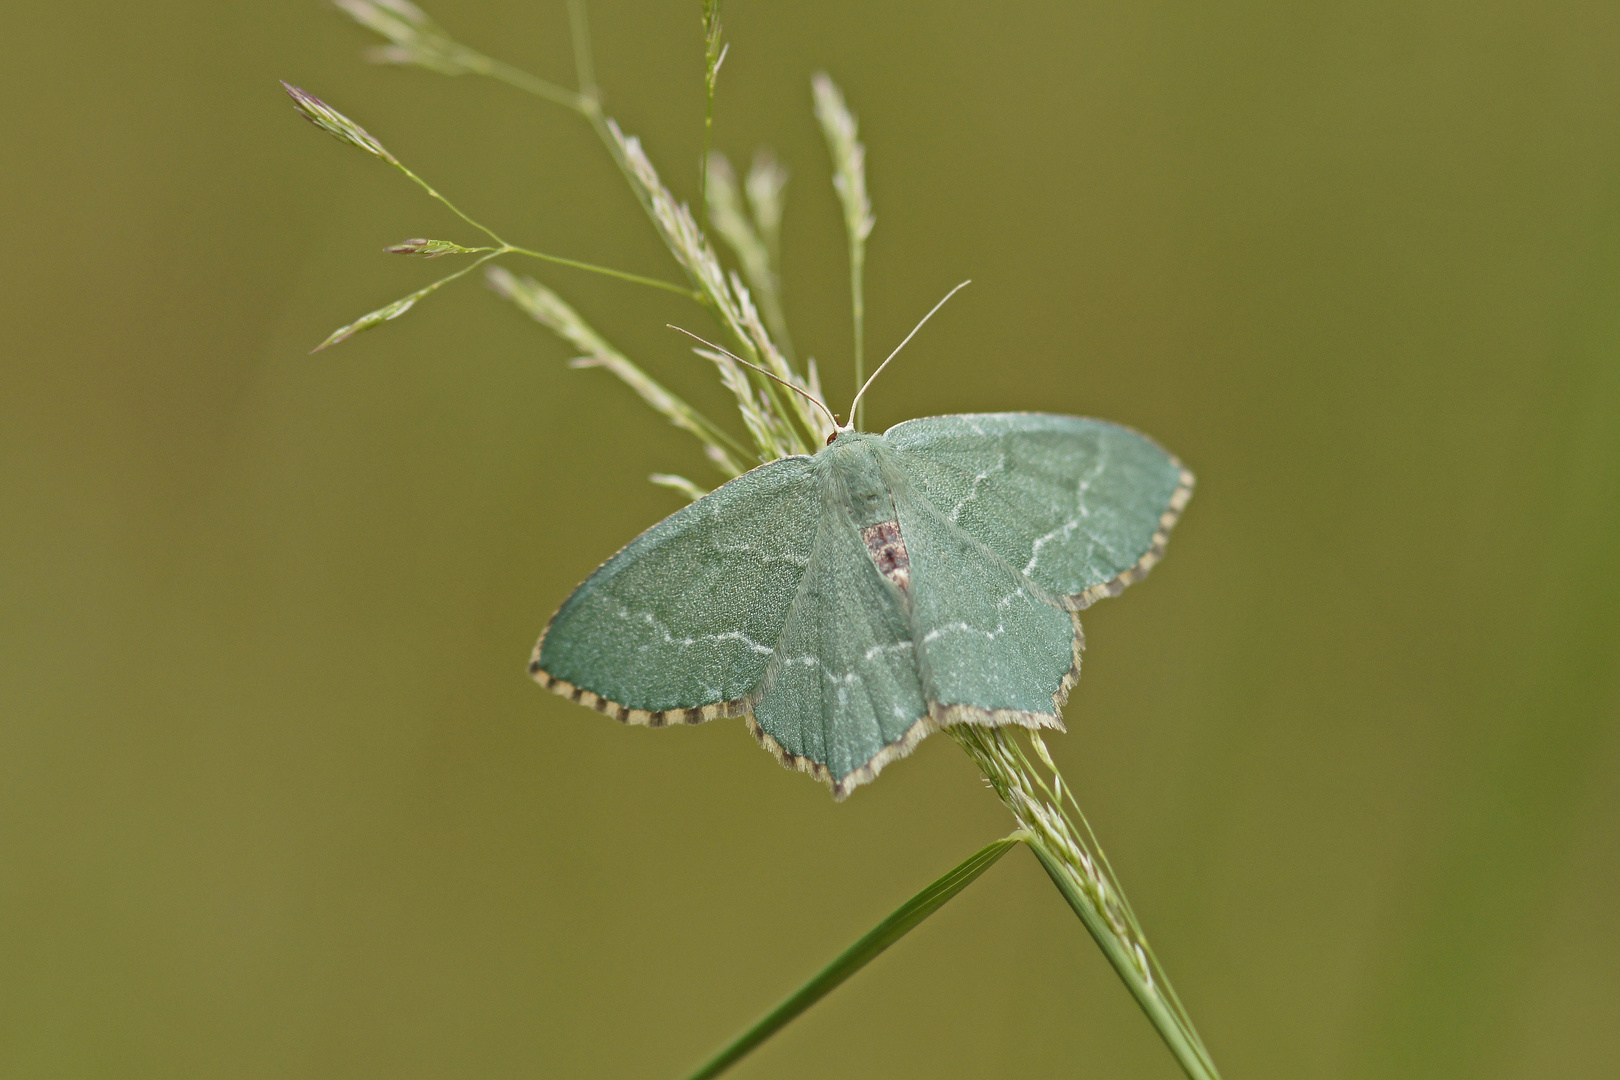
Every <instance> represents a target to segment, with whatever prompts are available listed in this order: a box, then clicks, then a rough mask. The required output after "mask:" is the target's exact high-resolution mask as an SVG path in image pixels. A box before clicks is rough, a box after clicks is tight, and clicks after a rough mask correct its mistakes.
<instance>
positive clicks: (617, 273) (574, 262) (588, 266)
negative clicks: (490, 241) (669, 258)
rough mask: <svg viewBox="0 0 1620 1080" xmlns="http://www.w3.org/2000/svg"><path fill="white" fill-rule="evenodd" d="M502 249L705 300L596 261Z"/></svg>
mask: <svg viewBox="0 0 1620 1080" xmlns="http://www.w3.org/2000/svg"><path fill="white" fill-rule="evenodd" d="M500 250H501V251H502V252H508V251H509V252H511V253H512V254H514V255H527V256H529V258H531V259H540V260H543V261H544V262H549V263H556V264H557V265H558V266H571V267H573V268H574V269H576V270H589V271H590V272H591V273H593V274H602V275H605V276H607V277H611V278H618V279H619V280H620V281H629V282H633V283H635V284H637V285H650V286H651V287H653V288H655V289H663V290H664V291H665V292H672V293H674V294H675V295H677V296H684V297H686V298H687V299H688V300H696V301H698V302H699V303H702V301H703V294H702V293H699V292H698V291H697V290H696V289H688V288H685V287H683V286H680V285H677V284H675V283H674V282H673V281H660V280H659V279H658V278H650V277H642V276H641V275H640V274H632V273H629V272H627V271H624V270H614V269H613V268H612V267H608V266H597V265H596V264H595V263H588V262H580V261H579V260H578V259H565V258H563V257H562V256H561V255H547V254H546V253H545V252H543V251H530V250H529V249H528V248H521V247H517V246H516V245H513V244H506V245H505V246H503V247H502V248H501V249H500Z"/></svg>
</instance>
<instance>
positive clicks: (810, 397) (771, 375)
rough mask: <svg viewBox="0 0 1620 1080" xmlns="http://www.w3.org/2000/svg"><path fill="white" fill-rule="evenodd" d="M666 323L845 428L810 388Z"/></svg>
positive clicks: (836, 426) (666, 324)
mask: <svg viewBox="0 0 1620 1080" xmlns="http://www.w3.org/2000/svg"><path fill="white" fill-rule="evenodd" d="M963 284H964V285H965V284H967V283H966V282H963ZM957 287H958V288H961V286H960V285H959V286H957ZM664 325H665V326H667V327H669V328H670V329H671V330H675V331H678V332H680V333H682V334H685V335H686V336H687V337H689V338H691V339H692V340H693V341H701V342H703V344H705V345H707V346H708V347H709V348H711V349H713V350H714V351H715V352H717V353H723V354H725V355H726V356H729V357H730V358H731V359H733V360H735V361H737V363H739V364H741V365H742V366H743V367H745V368H753V369H754V370H755V371H757V372H759V373H760V374H761V375H763V376H765V377H766V378H767V379H775V380H776V381H777V382H779V383H781V384H782V385H783V386H785V387H787V388H788V389H789V390H791V391H793V392H794V393H795V394H798V395H799V396H800V397H802V398H804V400H806V401H808V402H809V403H810V404H812V405H814V406H815V407H816V408H818V409H820V410H821V411H822V412H823V413H824V414H825V415H826V417H827V419H828V420H829V421H831V423H832V426H833V427H835V428H839V430H840V431H841V430H843V429H842V428H841V427H839V423H838V417H836V416H834V415H833V414H832V410H831V409H829V408H827V406H826V405H825V404H823V403H822V401H821V399H820V398H818V397H816V395H814V394H812V393H810V392H809V391H808V390H805V389H804V388H803V387H798V386H794V385H793V384H792V383H790V382H788V381H787V380H786V379H784V378H782V377H781V376H780V375H778V374H776V373H775V372H772V371H766V370H765V369H764V368H762V367H760V366H759V365H758V364H750V363H749V362H748V361H746V360H744V359H743V358H742V357H740V356H738V355H737V354H736V353H734V352H732V351H731V350H730V349H728V348H726V347H725V346H723V345H716V344H715V343H714V342H712V341H709V340H707V339H705V338H700V337H698V336H697V335H696V334H694V333H692V331H690V330H686V329H684V328H682V327H679V326H676V325H675V324H674V323H665V324H664Z"/></svg>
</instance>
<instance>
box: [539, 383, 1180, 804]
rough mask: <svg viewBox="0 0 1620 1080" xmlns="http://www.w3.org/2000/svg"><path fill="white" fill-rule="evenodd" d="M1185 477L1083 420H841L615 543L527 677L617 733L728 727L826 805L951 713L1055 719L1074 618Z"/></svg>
mask: <svg viewBox="0 0 1620 1080" xmlns="http://www.w3.org/2000/svg"><path fill="white" fill-rule="evenodd" d="M1192 486H1193V476H1192V474H1191V473H1190V472H1188V471H1187V470H1186V469H1185V468H1183V467H1182V465H1181V463H1180V462H1179V461H1177V460H1176V459H1175V458H1174V457H1172V456H1171V455H1170V454H1168V453H1166V452H1165V451H1164V450H1163V449H1161V448H1160V447H1159V446H1158V445H1157V444H1156V443H1154V442H1153V441H1152V440H1150V439H1148V438H1146V437H1145V436H1143V435H1140V434H1138V433H1136V432H1134V431H1132V430H1130V429H1129V428H1125V427H1121V426H1119V425H1117V424H1111V423H1108V422H1106V421H1102V420H1089V419H1082V418H1079V417H1073V416H1052V415H1044V414H1039V413H985V414H977V415H962V416H934V417H927V418H924V419H919V420H908V421H906V422H905V423H902V424H898V425H896V426H895V427H892V428H890V429H889V430H888V431H886V432H884V433H883V434H882V435H873V434H868V433H865V432H858V431H854V430H851V429H850V428H841V429H839V430H838V431H837V432H835V433H834V435H833V436H832V437H831V439H830V440H829V442H828V445H827V446H826V447H825V448H824V449H822V450H821V451H820V452H819V453H817V454H815V455H813V456H806V455H795V456H792V457H784V458H779V459H777V460H775V461H771V462H768V463H766V464H764V465H761V466H759V467H758V468H756V469H754V470H752V471H751V472H748V473H745V474H744V475H742V476H739V477H737V478H735V479H733V480H731V481H730V482H728V483H726V484H725V485H723V486H722V487H720V488H718V489H716V490H715V491H713V492H711V493H709V494H708V495H705V496H704V497H703V498H701V499H698V500H697V501H696V502H694V503H692V504H691V505H689V506H687V507H685V508H684V509H682V510H678V511H676V512H675V513H674V514H671V515H670V516H669V517H667V518H665V519H664V520H663V521H661V522H659V523H658V524H657V525H654V526H653V527H652V528H650V529H648V530H647V531H646V532H644V533H642V534H641V535H640V536H638V537H637V538H636V539H635V540H633V541H631V542H630V544H629V545H628V546H626V547H625V548H624V549H623V550H622V551H620V552H619V553H618V554H617V555H615V556H613V558H611V559H609V560H608V561H607V562H606V563H604V564H603V565H602V566H601V567H600V568H598V569H597V571H596V572H595V573H594V574H592V575H591V576H590V577H589V578H587V579H586V581H585V583H584V584H582V585H581V586H580V587H579V588H578V589H576V590H575V591H574V594H573V595H572V596H570V597H569V598H568V601H567V602H566V603H564V604H563V606H562V608H561V609H560V610H559V611H558V612H557V613H556V615H554V616H552V619H551V622H550V624H549V625H548V626H547V627H546V631H545V634H544V635H543V636H542V637H541V639H540V643H539V645H537V646H536V647H535V651H534V658H533V660H532V662H531V663H530V665H529V670H530V672H531V673H532V674H533V675H534V677H535V679H536V680H537V681H538V682H539V683H540V684H541V685H542V686H545V687H548V688H550V689H551V690H554V691H556V692H557V693H559V694H562V695H564V696H565V697H567V698H569V699H570V700H572V701H577V702H579V703H580V704H582V705H587V706H589V707H591V708H593V709H596V710H597V711H598V712H602V713H606V714H607V715H609V716H612V717H614V718H615V719H618V720H622V721H625V722H627V723H631V724H644V725H647V726H649V727H661V726H664V725H666V724H677V723H685V724H695V723H700V722H702V721H704V720H712V719H715V718H716V717H722V716H741V717H744V718H745V719H746V720H747V722H748V727H749V730H751V731H752V732H753V733H754V737H755V738H756V739H758V740H759V742H760V744H761V745H762V746H764V747H765V748H766V749H767V750H769V751H770V752H771V753H772V754H774V755H776V756H777V757H778V758H779V759H780V760H781V762H782V763H783V764H784V765H786V766H788V767H790V768H796V769H798V770H800V771H802V772H806V773H809V774H811V775H813V776H815V777H818V778H819V779H821V780H822V781H824V782H825V783H826V784H827V785H828V786H829V787H830V788H831V789H832V793H833V797H834V798H836V799H842V798H843V797H845V796H846V795H848V794H849V793H850V792H851V791H852V790H854V788H855V787H857V786H858V785H860V784H863V783H866V782H867V781H869V780H871V779H872V778H874V777H875V776H877V774H878V772H879V771H880V770H882V768H883V767H884V766H885V765H886V764H888V763H889V762H890V761H893V760H894V759H895V758H898V757H902V756H904V755H905V754H907V753H909V752H910V751H911V749H912V748H913V747H914V746H916V745H917V743H918V742H919V741H921V740H922V739H923V738H924V737H925V736H927V735H928V734H929V733H930V732H932V731H935V730H938V729H940V728H943V727H947V726H950V725H952V724H987V725H1001V724H1016V725H1020V726H1023V727H1028V728H1056V729H1058V730H1062V728H1063V721H1062V714H1061V709H1062V706H1063V703H1064V701H1065V699H1066V698H1067V697H1068V693H1069V689H1070V687H1072V686H1073V685H1074V682H1075V680H1076V679H1077V678H1079V675H1080V650H1081V648H1082V647H1083V645H1084V636H1083V634H1082V632H1081V629H1080V619H1079V614H1078V613H1079V612H1080V610H1081V609H1083V608H1085V607H1087V606H1089V605H1090V604H1091V603H1093V602H1094V601H1096V600H1098V599H1100V598H1102V597H1105V596H1114V595H1117V594H1118V593H1119V592H1120V591H1121V590H1123V589H1124V588H1125V587H1126V586H1127V585H1129V584H1131V583H1132V582H1134V581H1136V580H1138V579H1140V578H1141V577H1142V576H1143V575H1145V574H1146V573H1147V572H1148V570H1149V569H1150V568H1151V567H1152V566H1153V564H1154V563H1155V562H1156V561H1158V559H1159V557H1160V555H1161V554H1162V553H1163V550H1164V545H1165V542H1166V540H1167V539H1168V536H1169V532H1170V528H1171V526H1173V525H1174V524H1175V521H1176V518H1177V517H1178V516H1179V515H1180V513H1181V510H1182V507H1184V506H1185V505H1186V503H1187V500H1188V498H1189V497H1190V496H1191V494H1192Z"/></svg>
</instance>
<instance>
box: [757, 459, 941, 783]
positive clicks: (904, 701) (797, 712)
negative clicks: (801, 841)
mask: <svg viewBox="0 0 1620 1080" xmlns="http://www.w3.org/2000/svg"><path fill="white" fill-rule="evenodd" d="M823 466H824V475H823V482H824V492H825V497H824V501H823V507H822V516H821V521H820V523H819V528H818V529H817V530H816V540H815V546H814V549H813V551H812V553H811V555H810V562H809V566H808V568H807V569H806V571H805V573H804V576H803V578H802V579H801V581H800V585H799V591H798V595H797V596H796V597H795V598H794V602H793V606H792V609H791V610H790V612H789V614H788V618H787V625H786V627H785V629H784V631H783V634H782V638H781V644H780V646H779V648H778V650H777V655H776V656H775V657H774V658H773V660H772V661H771V663H770V666H769V667H768V669H767V673H766V676H765V680H764V682H763V683H762V685H761V687H760V691H759V694H758V695H757V700H756V702H755V705H754V709H753V723H754V724H755V725H756V727H755V734H756V736H758V737H759V738H760V741H761V742H762V743H764V744H765V745H766V747H767V748H768V749H771V750H773V751H774V752H775V753H776V754H777V755H778V756H779V757H780V758H781V759H782V762H783V763H784V764H786V765H788V766H790V767H796V768H799V769H801V770H802V771H805V772H809V773H811V774H812V775H816V776H819V777H820V778H821V779H823V780H824V781H826V782H827V783H828V784H829V785H831V786H832V788H833V793H834V794H835V795H837V796H840V797H842V796H843V795H845V794H847V793H848V792H849V790H851V789H852V788H853V787H854V786H855V785H856V784H859V783H863V782H865V781H866V780H870V779H871V778H872V777H874V776H876V775H877V772H878V771H879V770H880V769H881V768H882V767H883V765H884V764H885V763H886V762H887V761H889V760H892V758H894V757H897V756H899V755H901V754H903V753H905V752H906V751H907V750H909V749H910V747H911V746H912V745H914V744H915V742H916V741H917V740H918V739H920V738H921V737H922V735H923V734H925V732H924V731H923V730H921V729H920V728H919V727H918V725H919V724H920V723H922V722H923V721H924V719H925V718H926V717H927V715H928V710H927V706H926V704H925V703H924V701H923V696H922V687H921V685H920V684H919V682H918V677H917V666H916V659H915V650H914V647H913V644H912V641H911V627H910V625H909V622H908V620H907V619H906V616H905V612H904V610H903V607H902V601H901V598H900V596H899V593H898V592H897V590H896V589H895V587H894V585H893V584H891V583H890V582H889V581H887V580H885V578H884V576H883V575H882V574H881V573H880V572H879V571H878V568H877V567H876V565H874V563H873V561H872V559H871V558H870V556H869V554H868V551H867V546H866V543H865V541H864V540H863V539H862V536H861V533H860V530H859V528H858V527H857V525H856V523H855V520H854V518H853V517H852V515H851V512H850V506H849V501H848V498H847V492H846V491H845V489H844V485H843V480H842V478H841V477H840V476H839V475H838V474H837V471H836V469H835V468H833V467H832V464H831V462H830V461H827V462H823Z"/></svg>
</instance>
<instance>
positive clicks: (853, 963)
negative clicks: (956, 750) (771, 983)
mask: <svg viewBox="0 0 1620 1080" xmlns="http://www.w3.org/2000/svg"><path fill="white" fill-rule="evenodd" d="M1022 839H1023V834H1022V833H1015V834H1014V835H1012V836H1008V837H1005V838H1003V839H1001V840H997V841H995V842H994V843H991V844H986V845H985V846H984V847H982V848H980V849H979V850H978V851H975V852H974V853H973V854H972V855H969V856H968V857H967V858H966V859H964V860H963V861H962V862H961V863H959V864H958V865H957V866H955V867H954V868H952V869H951V870H950V871H949V872H948V873H946V874H945V876H944V877H942V878H940V879H939V880H938V881H935V882H934V883H933V884H932V885H929V886H928V887H927V888H925V889H923V891H922V892H920V893H918V894H917V895H916V896H913V897H912V898H911V899H910V900H907V901H906V902H905V903H904V904H901V905H900V907H899V908H898V909H896V910H895V912H894V914H892V915H890V916H889V917H888V918H887V919H884V920H883V921H882V922H880V923H878V924H877V926H876V927H874V928H873V929H872V931H871V932H870V933H868V934H867V935H866V936H865V937H863V938H861V939H860V940H859V941H857V942H856V943H855V944H853V945H851V946H850V947H849V948H847V949H845V950H844V951H843V952H842V953H840V954H839V955H838V958H837V959H835V960H834V961H833V962H832V963H830V964H828V965H827V966H826V967H824V968H822V969H821V971H820V972H819V973H817V974H816V976H815V977H814V978H812V979H811V980H810V981H809V982H807V983H805V984H804V985H803V986H801V987H800V988H799V989H798V990H797V991H796V992H795V993H794V994H793V995H792V996H791V997H789V998H788V999H787V1000H786V1001H784V1002H782V1004H780V1005H778V1006H777V1007H776V1008H774V1009H772V1010H771V1011H770V1012H769V1013H767V1014H766V1015H765V1016H764V1018H762V1019H761V1020H760V1021H759V1023H757V1024H755V1025H754V1026H753V1027H751V1028H749V1029H748V1030H747V1031H745V1032H743V1033H742V1034H741V1035H739V1036H738V1037H737V1038H736V1040H734V1041H733V1042H732V1043H731V1045H730V1046H727V1047H726V1048H725V1049H724V1050H722V1051H720V1052H719V1053H718V1054H716V1055H715V1056H714V1057H713V1058H711V1059H710V1060H709V1061H708V1062H707V1063H706V1064H704V1065H703V1066H702V1067H701V1068H699V1069H698V1070H697V1071H696V1072H694V1073H692V1074H691V1075H690V1076H689V1077H687V1080H710V1078H711V1077H715V1076H719V1075H720V1074H721V1073H723V1072H725V1071H726V1070H727V1069H729V1068H731V1066H733V1065H735V1064H736V1063H737V1062H738V1061H741V1060H742V1059H743V1057H745V1056H746V1055H747V1054H748V1053H749V1052H750V1051H751V1050H753V1049H754V1048H755V1047H757V1046H758V1045H759V1044H760V1043H762V1042H764V1041H765V1040H766V1039H769V1038H770V1037H771V1036H772V1035H775V1034H776V1033H777V1032H778V1031H780V1030H782V1029H783V1028H784V1027H786V1026H787V1025H788V1024H789V1023H791V1022H792V1021H793V1020H794V1019H795V1018H796V1017H798V1015H799V1014H800V1013H802V1012H804V1011H805V1010H806V1009H808V1008H809V1007H810V1006H812V1005H814V1004H815V1003H816V1002H818V1001H820V1000H821V999H822V998H824V997H826V996H827V995H828V994H830V993H831V992H832V991H833V990H834V989H836V988H837V987H838V985H839V984H840V983H842V982H843V981H844V980H845V979H847V978H849V977H850V976H851V975H853V974H855V973H856V972H857V971H859V970H861V968H863V967H865V966H866V965H867V964H870V963H871V962H872V961H873V960H875V959H877V956H878V954H879V953H881V952H882V951H883V950H884V949H887V948H888V947H889V946H890V945H893V944H894V943H895V942H897V941H899V940H900V939H901V938H903V937H905V936H906V934H908V933H910V932H911V931H912V930H913V929H914V928H915V927H916V926H917V925H918V924H919V923H921V922H922V921H923V920H924V919H926V918H928V916H930V915H932V914H933V913H934V912H936V911H938V910H939V909H940V908H942V907H944V906H945V904H946V902H947V901H949V900H950V899H951V897H953V896H955V895H956V894H957V893H959V892H961V891H962V890H963V889H965V888H967V887H968V886H969V885H970V884H972V882H973V880H974V879H975V878H977V877H978V876H979V875H980V874H982V873H984V872H985V871H986V870H988V869H990V867H992V866H994V865H995V863H996V860H997V859H1000V858H1001V857H1002V856H1003V855H1005V854H1006V853H1007V850H1008V849H1009V848H1011V847H1012V846H1013V845H1014V844H1016V843H1018V842H1019V841H1021V840H1022Z"/></svg>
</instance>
